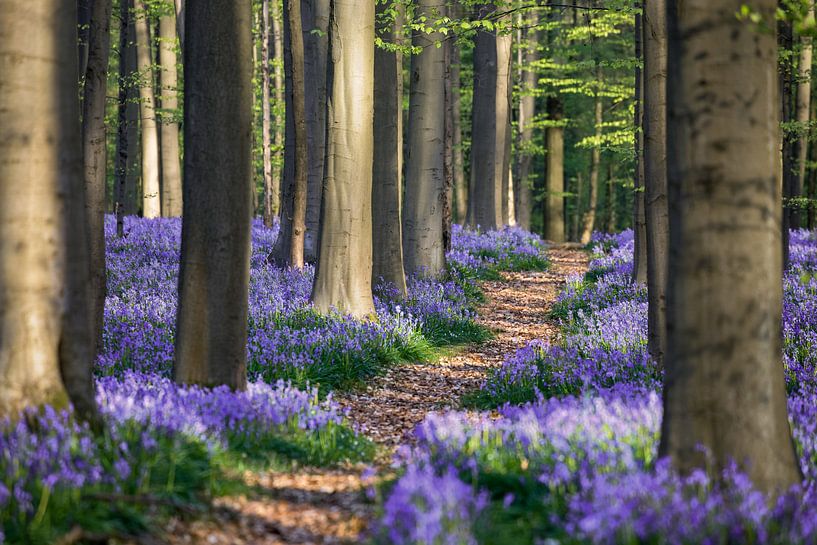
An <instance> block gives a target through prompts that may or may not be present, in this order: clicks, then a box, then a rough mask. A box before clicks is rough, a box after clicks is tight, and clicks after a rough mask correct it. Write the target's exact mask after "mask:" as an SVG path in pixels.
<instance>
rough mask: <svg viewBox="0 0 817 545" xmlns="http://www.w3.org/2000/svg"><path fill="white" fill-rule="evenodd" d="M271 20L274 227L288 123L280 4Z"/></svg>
mask: <svg viewBox="0 0 817 545" xmlns="http://www.w3.org/2000/svg"><path fill="white" fill-rule="evenodd" d="M271 7H272V10H271V15H270V16H271V18H272V35H273V36H272V44H273V46H274V54H273V56H274V58H275V78H274V81H275V94H274V96H275V106H276V115H275V130H274V132H273V145H274V147H275V151H276V154H277V155H279V156H280V157H279V158H278V160H276V161H275V163H274V165H273V171H272V187H271V189H270V193H271V195H270V201H271V204H270V209H271V214H270V217H269V219H268V220H266V219H265V221H267V225H269V226H272V218H273V217H274V216H277V215H278V214H279V212H280V210H281V175H282V173H283V169H282V168H281V167H280V165H281V164H282V163H283V157H282V155H283V149H284V125H285V123H286V116H285V115H281V112H282V111H283V109H284V107H285V99H284V32H283V28H282V23H281V20H280V19H281V13H280V11H281V10H280V9H279V7H278V2H277V1H274V2H272V6H271Z"/></svg>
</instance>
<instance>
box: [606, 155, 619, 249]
mask: <svg viewBox="0 0 817 545" xmlns="http://www.w3.org/2000/svg"><path fill="white" fill-rule="evenodd" d="M617 220H618V215H617V214H616V178H615V169H614V168H613V163H612V162H610V163H608V164H607V232H608V233H615V232H616V223H617Z"/></svg>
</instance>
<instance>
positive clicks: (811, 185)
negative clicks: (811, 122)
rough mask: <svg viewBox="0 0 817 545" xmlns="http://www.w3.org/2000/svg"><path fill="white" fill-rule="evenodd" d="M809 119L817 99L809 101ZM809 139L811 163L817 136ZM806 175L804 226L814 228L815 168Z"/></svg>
mask: <svg viewBox="0 0 817 545" xmlns="http://www.w3.org/2000/svg"><path fill="white" fill-rule="evenodd" d="M814 83H815V82H814V78H812V85H814ZM810 119H817V101H814V100H812V101H811V117H810ZM809 134H811V131H809ZM809 140H810V143H809V145H808V148H809V161H810V162H811V163H812V164H813V163H814V162H817V138H810V139H809ZM806 175H807V180H808V183H807V189H806V196H807V197H808V198H809V207H808V214H807V221H806V227H807V228H808V229H814V228H815V226H816V225H817V222H815V218H816V217H817V202H815V199H817V168H814V167H811V168H809V169H808V170H807V171H806Z"/></svg>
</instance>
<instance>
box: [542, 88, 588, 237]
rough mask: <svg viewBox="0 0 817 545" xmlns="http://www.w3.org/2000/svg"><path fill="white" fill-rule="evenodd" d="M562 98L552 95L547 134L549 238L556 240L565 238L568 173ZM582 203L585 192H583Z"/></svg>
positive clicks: (547, 215) (547, 235)
mask: <svg viewBox="0 0 817 545" xmlns="http://www.w3.org/2000/svg"><path fill="white" fill-rule="evenodd" d="M563 108H564V106H563V104H562V99H561V97H558V96H556V97H548V99H547V109H548V117H549V118H550V121H551V122H552V123H554V125H552V126H549V127H548V128H547V131H546V133H545V138H546V140H547V157H546V163H547V185H546V194H547V207H546V212H547V214H546V217H547V221H546V222H545V238H546V239H548V240H552V241H553V242H564V241H565V198H564V192H565V173H564V161H565V152H564V127H563V126H562V125H561V122H562V110H563ZM579 202H581V195H579Z"/></svg>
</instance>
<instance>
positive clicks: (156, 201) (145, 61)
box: [134, 0, 162, 218]
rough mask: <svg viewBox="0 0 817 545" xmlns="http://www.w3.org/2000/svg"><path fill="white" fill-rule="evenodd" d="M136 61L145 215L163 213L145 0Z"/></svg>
mask: <svg viewBox="0 0 817 545" xmlns="http://www.w3.org/2000/svg"><path fill="white" fill-rule="evenodd" d="M135 5H136V6H137V7H138V8H139V9H138V10H137V13H136V14H135V22H134V27H135V30H136V62H137V67H138V69H139V121H140V126H141V129H142V215H143V216H144V217H146V218H158V217H159V216H160V215H161V212H162V211H161V196H160V184H159V175H160V170H159V168H160V167H159V132H158V128H157V126H156V94H155V92H154V89H153V61H152V59H151V48H150V24H149V20H148V19H149V16H148V12H147V7H146V4H145V0H136V3H135Z"/></svg>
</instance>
